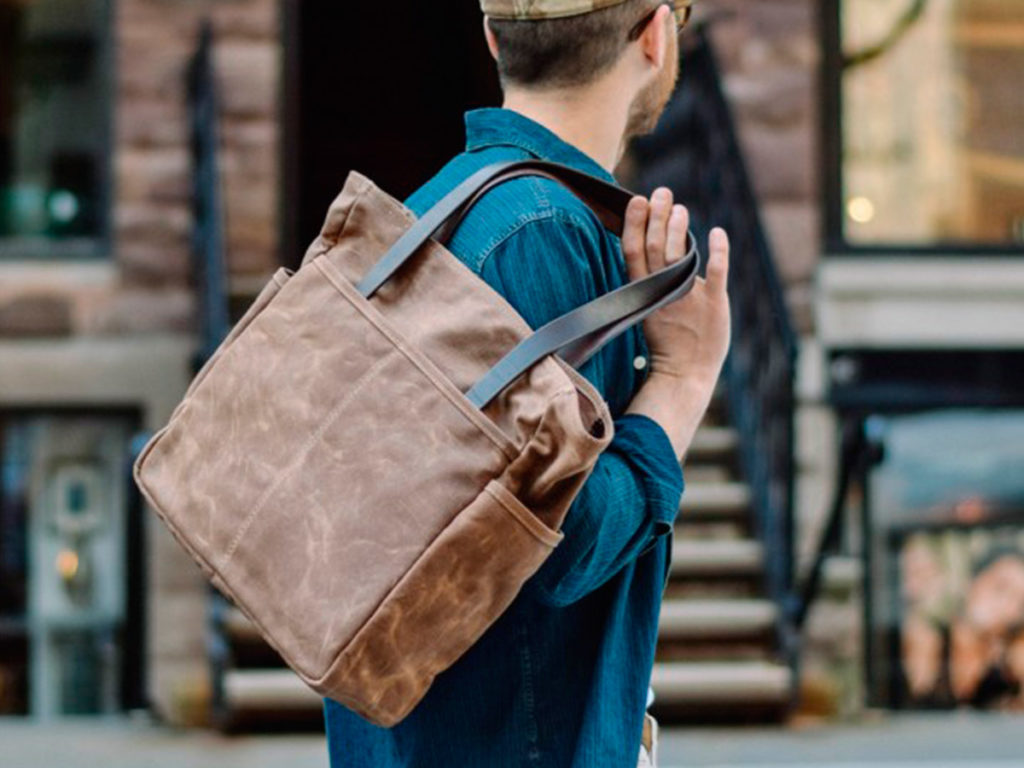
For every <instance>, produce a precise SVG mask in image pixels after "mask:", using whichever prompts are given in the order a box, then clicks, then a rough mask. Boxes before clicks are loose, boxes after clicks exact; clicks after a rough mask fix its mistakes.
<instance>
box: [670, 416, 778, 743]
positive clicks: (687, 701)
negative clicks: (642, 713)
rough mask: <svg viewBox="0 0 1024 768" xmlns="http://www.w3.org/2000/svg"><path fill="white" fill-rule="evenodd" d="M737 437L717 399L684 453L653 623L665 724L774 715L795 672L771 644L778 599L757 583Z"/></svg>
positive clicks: (758, 563)
mask: <svg viewBox="0 0 1024 768" xmlns="http://www.w3.org/2000/svg"><path fill="white" fill-rule="evenodd" d="M738 448H739V435H738V434H737V433H736V431H735V430H734V429H733V428H732V427H730V426H728V425H727V424H726V423H725V421H724V417H723V409H722V407H721V403H720V400H718V399H716V401H715V403H714V404H713V406H712V408H711V409H710V410H709V412H708V415H707V416H706V418H705V422H704V424H703V425H702V426H701V429H700V431H699V432H698V433H697V436H696V439H695V440H694V443H693V445H691V447H690V450H689V452H688V454H687V457H686V465H685V469H684V475H685V478H686V492H685V493H684V495H683V501H682V505H681V508H680V512H679V518H678V519H677V522H676V528H675V532H674V536H673V546H672V566H671V571H670V577H669V579H670V580H669V584H668V586H667V587H666V590H665V598H664V601H663V603H662V609H661V617H660V621H659V641H658V653H657V657H656V662H655V667H654V672H653V675H652V680H651V685H652V687H653V688H654V694H655V707H654V710H655V714H656V715H657V716H658V717H659V719H660V720H662V721H663V722H666V723H669V722H678V723H682V722H705V721H712V722H720V721H731V722H736V721H744V720H775V719H779V718H781V717H784V716H785V714H786V712H787V710H788V707H789V703H790V700H791V692H792V686H793V675H792V671H791V669H790V667H789V666H788V665H787V664H785V663H783V662H782V661H781V659H780V658H779V654H778V652H777V651H778V649H777V647H776V623H777V621H778V619H779V610H778V606H777V605H776V604H775V603H774V602H773V601H771V600H769V599H767V598H765V597H764V595H763V593H762V590H761V576H762V573H763V562H764V551H763V547H762V545H761V543H760V542H759V541H757V540H756V539H754V538H753V537H752V536H753V532H752V528H751V520H750V509H751V508H750V505H751V498H750V489H749V487H748V486H747V485H746V484H745V483H743V482H742V481H741V480H739V479H738V478H739V472H738V458H737V452H738Z"/></svg>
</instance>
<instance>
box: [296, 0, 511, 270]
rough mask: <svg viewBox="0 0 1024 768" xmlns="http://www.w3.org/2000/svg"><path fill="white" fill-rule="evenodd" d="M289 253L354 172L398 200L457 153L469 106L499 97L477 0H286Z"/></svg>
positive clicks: (299, 248)
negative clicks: (327, 0) (388, 0)
mask: <svg viewBox="0 0 1024 768" xmlns="http://www.w3.org/2000/svg"><path fill="white" fill-rule="evenodd" d="M284 9H285V22H286V23H285V50H286V77H285V111H286V114H285V124H286V125H285V144H284V172H285V196H284V203H283V205H284V210H283V213H284V223H285V238H284V242H285V253H284V260H285V262H286V263H290V264H291V265H293V266H294V265H295V264H296V263H297V262H298V261H299V260H300V259H301V256H302V252H303V251H304V250H305V247H306V245H307V244H308V243H309V242H310V241H311V240H312V239H313V238H314V237H315V236H316V234H317V232H318V231H319V228H320V226H321V224H322V222H323V217H324V213H325V212H326V210H327V206H328V205H329V204H330V201H331V200H332V199H333V198H334V196H335V195H336V194H337V193H338V191H339V190H340V189H341V186H342V184H343V183H344V180H345V176H346V174H347V173H348V172H349V171H350V170H353V169H354V170H358V171H360V172H361V173H363V174H365V175H367V176H369V177H370V178H372V179H373V180H374V181H375V182H376V183H377V184H378V185H380V186H381V188H383V189H385V190H386V191H388V192H389V193H390V194H392V195H395V196H396V197H398V198H399V199H401V198H403V197H405V196H406V195H408V194H409V193H410V192H412V191H413V190H414V189H416V187H418V186H419V185H420V184H421V183H422V182H423V181H425V180H426V179H427V178H429V176H430V175H431V174H433V173H434V172H435V171H436V170H437V169H438V168H439V167H440V166H441V165H442V164H443V163H444V162H445V161H447V160H448V159H449V158H450V157H451V156H452V155H453V154H455V153H456V152H458V151H459V150H460V149H461V148H462V146H463V141H464V130H463V121H462V115H463V112H464V111H465V110H466V109H470V108H473V107H478V106H487V105H497V104H498V103H499V102H500V91H499V89H498V82H497V76H496V74H495V71H494V64H493V62H492V60H491V58H490V55H489V53H488V52H487V47H486V44H485V42H484V39H483V31H482V21H481V15H480V11H479V8H478V6H477V4H476V3H473V2H466V1H465V0H435V2H430V3H402V4H398V5H394V4H386V3H324V2H317V3H313V2H300V0H285V4H284Z"/></svg>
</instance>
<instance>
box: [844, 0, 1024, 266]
mask: <svg viewBox="0 0 1024 768" xmlns="http://www.w3.org/2000/svg"><path fill="white" fill-rule="evenodd" d="M831 7H832V11H831V12H833V13H834V14H835V18H834V19H832V21H833V25H832V34H833V36H834V37H836V38H838V39H833V40H831V41H828V44H829V45H831V46H835V48H836V50H834V51H832V53H831V57H832V61H831V64H830V66H829V69H830V70H831V71H830V72H829V73H828V74H829V77H828V81H829V82H828V86H829V87H830V88H835V89H837V92H838V100H837V101H836V103H835V105H834V106H835V107H836V108H837V110H836V111H837V113H838V114H836V115H833V116H831V119H832V120H834V121H836V122H837V123H838V125H837V126H835V128H836V129H837V133H838V135H837V136H835V137H834V139H835V141H834V142H833V143H834V144H835V145H836V146H834V147H832V148H831V149H830V151H831V152H835V153H837V154H838V155H839V160H838V163H836V164H835V166H834V170H835V172H836V175H837V176H838V178H837V179H834V180H833V182H834V189H833V194H832V200H831V201H830V207H831V208H833V210H832V211H831V212H830V223H829V224H830V229H832V230H833V231H832V232H830V235H831V236H832V239H833V240H834V241H838V242H840V243H842V244H843V245H845V246H847V247H854V248H856V247H870V246H881V247H886V246H889V247H904V248H922V249H927V248H929V247H934V246H940V247H941V246H942V245H948V246H954V247H955V246H967V247H971V246H987V247H1002V248H1006V249H1008V250H1013V249H1019V248H1021V247H1024V130H1022V129H1021V125H1022V123H1021V120H1022V116H1024V88H1022V87H1021V83H1022V82H1024V3H1022V2H1020V0H833V3H832V6H831ZM828 98H829V97H828V96H826V100H828Z"/></svg>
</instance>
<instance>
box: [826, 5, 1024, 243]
mask: <svg viewBox="0 0 1024 768" xmlns="http://www.w3.org/2000/svg"><path fill="white" fill-rule="evenodd" d="M844 2H856V0H824V2H823V3H822V5H821V11H820V14H821V15H820V17H819V25H820V30H819V32H820V40H821V76H820V78H819V97H820V104H821V113H820V119H821V134H820V135H821V143H820V147H821V184H822V205H823V206H824V210H823V211H822V228H821V236H822V253H823V254H824V255H825V256H826V257H829V256H836V257H844V256H854V257H856V256H879V257H884V256H897V257H936V256H940V257H957V256H960V257H963V256H992V257H1007V258H1019V257H1021V256H1024V243H1020V244H1014V243H1001V244H986V243H977V242H973V241H957V240H936V241H932V242H928V243H921V244H918V245H909V244H906V243H885V242H879V243H873V244H870V245H868V244H862V243H852V242H850V241H848V240H847V239H846V236H845V234H844V232H843V221H844V218H843V216H844V206H843V123H842V115H843V90H842V89H843V72H842V4H843V3H844Z"/></svg>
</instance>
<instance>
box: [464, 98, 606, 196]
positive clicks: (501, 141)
mask: <svg viewBox="0 0 1024 768" xmlns="http://www.w3.org/2000/svg"><path fill="white" fill-rule="evenodd" d="M496 146H506V147H518V148H519V149H523V150H526V151H527V152H529V153H530V154H531V155H533V156H534V157H537V158H539V159H541V160H551V161H553V162H556V163H562V164H563V165H569V166H572V167H573V168H577V169H578V170H581V171H584V172H585V173H589V174H590V175H591V176H597V177H598V178H600V179H604V180H605V181H608V182H611V183H613V184H614V183H615V177H614V176H612V175H611V174H610V173H608V171H606V170H605V169H604V168H603V167H602V166H601V165H600V164H599V163H598V162H597V161H596V160H594V158H592V157H591V156H590V155H588V154H586V153H585V152H583V151H581V150H579V149H577V148H576V147H574V146H573V145H572V144H570V143H568V142H567V141H564V140H563V139H561V138H559V137H558V136H556V135H555V134H554V133H553V132H552V131H550V130H548V129H547V128H545V127H544V126H543V125H541V124H540V123H538V122H536V121H535V120H531V119H530V118H528V117H526V116H525V115H521V114H519V113H518V112H514V111H513V110H511V109H501V108H497V107H487V108H484V109H474V110H470V111H469V112H467V113H466V150H467V151H470V152H472V151H474V150H477V149H485V148H487V147H496Z"/></svg>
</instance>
